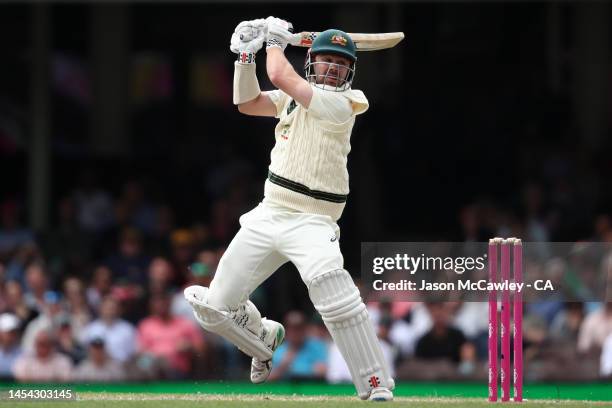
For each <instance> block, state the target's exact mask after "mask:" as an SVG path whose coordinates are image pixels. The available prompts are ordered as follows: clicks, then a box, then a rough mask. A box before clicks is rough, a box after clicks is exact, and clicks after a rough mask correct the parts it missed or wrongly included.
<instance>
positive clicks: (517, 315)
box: [514, 240, 523, 401]
mask: <svg viewBox="0 0 612 408" xmlns="http://www.w3.org/2000/svg"><path fill="white" fill-rule="evenodd" d="M514 281H515V282H516V283H523V244H522V243H521V241H520V240H516V241H515V242H514ZM522 400H523V294H522V293H521V292H519V291H516V292H515V293H514V401H522Z"/></svg>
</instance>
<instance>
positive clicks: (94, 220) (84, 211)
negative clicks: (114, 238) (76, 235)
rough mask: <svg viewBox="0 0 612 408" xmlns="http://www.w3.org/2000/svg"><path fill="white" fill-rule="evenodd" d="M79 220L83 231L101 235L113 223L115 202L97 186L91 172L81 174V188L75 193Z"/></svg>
mask: <svg viewBox="0 0 612 408" xmlns="http://www.w3.org/2000/svg"><path fill="white" fill-rule="evenodd" d="M74 202H75V205H76V213H77V220H78V222H79V226H80V228H81V229H82V230H83V231H86V232H92V233H99V232H103V231H105V230H107V229H108V228H109V227H110V226H111V225H112V223H113V221H114V217H113V201H112V199H111V197H110V195H109V194H108V193H107V192H106V191H104V190H102V189H101V188H99V187H98V186H96V181H95V176H94V174H93V173H92V172H91V171H87V170H86V171H84V172H83V173H81V180H80V186H79V188H78V189H77V190H76V191H75V192H74Z"/></svg>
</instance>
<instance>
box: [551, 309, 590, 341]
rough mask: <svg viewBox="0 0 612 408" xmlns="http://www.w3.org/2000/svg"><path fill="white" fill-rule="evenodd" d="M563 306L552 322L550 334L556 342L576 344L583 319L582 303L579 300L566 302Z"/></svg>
mask: <svg viewBox="0 0 612 408" xmlns="http://www.w3.org/2000/svg"><path fill="white" fill-rule="evenodd" d="M563 306H564V309H563V310H562V311H561V312H560V313H559V314H558V315H557V317H555V320H553V322H552V325H551V327H550V336H551V338H552V339H553V340H555V341H557V342H568V343H571V344H576V342H577V341H578V332H579V330H580V326H581V325H582V322H583V320H584V305H583V304H582V303H581V302H566V303H564V304H563Z"/></svg>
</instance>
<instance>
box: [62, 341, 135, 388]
mask: <svg viewBox="0 0 612 408" xmlns="http://www.w3.org/2000/svg"><path fill="white" fill-rule="evenodd" d="M124 378H125V374H124V371H123V368H122V367H121V364H120V363H119V362H117V361H115V360H113V359H112V358H111V357H110V356H109V355H108V354H107V352H106V349H105V345H104V340H103V339H101V338H95V339H93V340H91V341H90V342H89V349H88V357H87V359H86V360H85V361H83V362H82V363H81V364H79V365H78V366H77V368H76V370H75V372H74V376H73V380H74V381H87V382H114V381H121V380H123V379H124Z"/></svg>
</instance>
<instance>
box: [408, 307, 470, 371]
mask: <svg viewBox="0 0 612 408" xmlns="http://www.w3.org/2000/svg"><path fill="white" fill-rule="evenodd" d="M428 310H429V313H430V315H431V319H432V323H433V326H432V328H431V330H430V331H429V332H427V333H426V334H425V335H424V336H423V337H421V338H420V339H419V341H418V342H417V345H416V350H415V355H416V357H417V358H422V359H427V360H431V359H446V360H450V361H452V362H454V363H464V362H468V363H469V362H470V361H473V359H474V357H475V350H474V346H473V345H472V344H470V343H469V342H468V341H467V340H466V338H465V336H464V335H463V333H462V332H461V331H460V330H458V329H456V328H454V327H451V326H450V321H451V318H452V316H451V310H450V306H449V305H448V304H446V303H430V304H428Z"/></svg>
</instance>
